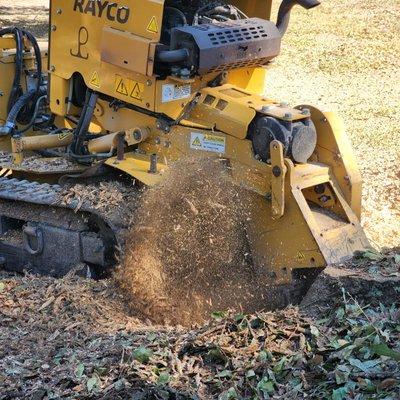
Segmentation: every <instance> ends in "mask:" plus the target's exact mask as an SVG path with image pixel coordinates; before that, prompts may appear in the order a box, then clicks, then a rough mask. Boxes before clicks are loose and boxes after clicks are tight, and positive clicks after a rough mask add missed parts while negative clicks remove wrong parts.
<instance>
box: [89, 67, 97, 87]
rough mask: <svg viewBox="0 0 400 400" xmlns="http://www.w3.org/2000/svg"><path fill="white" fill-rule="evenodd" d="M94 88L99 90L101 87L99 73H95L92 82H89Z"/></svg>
mask: <svg viewBox="0 0 400 400" xmlns="http://www.w3.org/2000/svg"><path fill="white" fill-rule="evenodd" d="M89 83H90V84H91V85H92V86H95V87H97V88H99V87H100V78H99V74H98V73H97V71H94V72H93V75H92V77H91V78H90V82H89Z"/></svg>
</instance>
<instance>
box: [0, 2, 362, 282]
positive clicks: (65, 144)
mask: <svg viewBox="0 0 400 400" xmlns="http://www.w3.org/2000/svg"><path fill="white" fill-rule="evenodd" d="M271 2H272V1H271V0H251V1H250V0H227V1H220V0H216V1H208V0H110V1H108V0H96V1H94V0H72V1H71V0H51V1H50V23H49V42H48V45H47V43H39V44H38V42H37V40H36V39H35V38H34V37H33V35H32V34H31V33H29V32H27V31H25V30H23V29H19V28H1V29H0V151H1V154H0V170H1V177H0V235H1V236H0V263H1V267H2V268H4V269H6V270H14V271H21V272H22V271H23V270H28V271H31V272H33V273H39V274H50V275H53V276H57V277H60V276H64V275H65V274H67V273H68V272H69V271H70V270H72V269H74V268H76V266H78V265H84V266H85V267H84V268H86V269H85V272H84V273H85V274H90V275H91V276H93V277H102V276H107V275H109V274H110V273H111V272H112V271H113V268H114V267H115V265H116V264H117V263H118V252H120V251H121V249H122V251H123V243H122V239H121V238H122V236H123V235H122V233H123V232H124V231H125V230H126V229H127V228H128V227H127V224H128V223H127V221H129V220H130V215H128V214H129V213H130V212H131V211H129V210H131V208H129V207H126V206H127V204H126V203H127V201H126V200H124V202H123V203H124V204H120V205H119V206H116V207H115V208H116V209H118V212H114V210H113V208H112V207H111V209H107V211H104V210H103V209H102V208H99V207H97V206H96V205H95V204H94V202H93V201H91V200H90V199H84V201H76V200H74V201H66V200H65V199H64V197H63V193H64V186H65V185H70V184H71V182H75V181H79V182H80V183H81V184H82V182H83V184H84V185H85V184H87V185H93V187H95V188H98V190H99V191H100V190H101V185H98V183H99V182H102V180H103V179H104V180H108V181H110V179H111V180H115V181H119V182H121V185H125V187H126V188H127V190H130V191H131V192H132V201H134V199H135V198H136V191H137V190H138V187H143V186H145V187H146V186H151V187H153V186H156V185H159V184H160V183H162V181H163V179H164V175H165V171H167V170H168V169H169V168H171V165H174V162H175V161H178V160H180V159H182V158H184V157H194V158H201V157H202V158H204V157H210V158H219V159H223V160H224V162H225V164H226V165H229V174H230V176H231V178H232V180H233V182H234V183H235V185H238V186H239V187H241V188H244V189H245V190H248V191H250V192H252V194H254V196H253V197H252V198H253V199H254V201H253V204H251V205H250V213H251V217H250V218H249V219H248V224H247V226H246V230H247V238H248V242H249V243H248V244H249V249H250V252H251V259H252V262H253V263H254V264H256V265H257V266H258V268H262V269H263V271H265V274H266V275H268V276H270V277H271V279H272V282H273V284H274V285H275V286H278V287H279V285H282V287H283V286H285V285H290V284H291V282H293V281H294V280H296V279H298V278H299V277H301V276H303V275H304V274H307V272H315V271H319V270H321V269H322V268H324V267H325V266H327V265H330V264H334V263H339V262H342V261H343V260H345V259H348V258H350V257H351V256H352V255H353V253H354V252H355V251H358V250H363V249H365V248H366V247H368V241H367V239H366V236H365V234H364V232H363V230H362V228H361V226H360V212H361V177H360V173H359V170H358V168H357V165H356V162H355V159H354V156H353V153H352V150H351V148H350V144H349V141H348V139H347V137H346V134H345V132H344V128H343V126H342V123H341V121H340V120H339V118H338V117H337V116H336V115H335V114H334V113H332V112H324V111H321V110H319V109H317V108H315V107H313V106H310V105H305V104H303V105H298V106H295V107H292V106H289V105H288V104H286V103H283V102H279V101H277V100H274V99H271V98H270V97H268V87H266V86H265V82H266V74H267V71H268V65H269V64H270V63H271V62H272V60H273V59H274V58H275V57H277V56H278V54H279V52H280V47H281V41H282V37H283V36H284V34H285V32H286V30H287V28H288V24H289V17H290V12H291V9H292V7H293V6H295V5H300V6H302V7H304V8H306V9H311V8H313V7H315V6H317V5H319V3H318V1H317V0H283V2H282V4H281V5H280V8H279V12H278V18H277V22H276V23H275V22H272V21H271ZM289 84H290V82H288V85H289ZM93 182H95V183H96V184H94V183H93ZM99 195H100V193H99ZM128 203H129V201H128ZM160 207H163V204H160ZM124 210H125V211H124ZM124 213H125V214H124ZM144 234H145V233H144Z"/></svg>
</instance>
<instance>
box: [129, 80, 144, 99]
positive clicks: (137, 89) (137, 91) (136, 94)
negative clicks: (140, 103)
mask: <svg viewBox="0 0 400 400" xmlns="http://www.w3.org/2000/svg"><path fill="white" fill-rule="evenodd" d="M131 97H132V98H134V99H137V100H142V91H141V90H140V85H139V82H136V83H135V85H134V86H133V89H132V91H131Z"/></svg>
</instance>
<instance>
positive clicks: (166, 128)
mask: <svg viewBox="0 0 400 400" xmlns="http://www.w3.org/2000/svg"><path fill="white" fill-rule="evenodd" d="M170 130H171V128H170V127H169V126H168V125H165V127H164V132H165V133H168V132H169V131H170Z"/></svg>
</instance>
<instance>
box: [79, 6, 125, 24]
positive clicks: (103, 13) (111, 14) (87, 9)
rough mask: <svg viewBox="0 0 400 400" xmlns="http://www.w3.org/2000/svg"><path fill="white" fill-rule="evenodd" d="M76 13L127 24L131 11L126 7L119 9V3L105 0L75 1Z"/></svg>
mask: <svg viewBox="0 0 400 400" xmlns="http://www.w3.org/2000/svg"><path fill="white" fill-rule="evenodd" d="M74 11H78V12H80V13H82V14H89V15H93V17H98V18H102V17H106V18H107V19H108V20H109V21H117V22H119V23H120V24H125V23H127V22H128V20H129V15H130V9H129V7H126V6H120V7H118V4H117V3H110V2H109V1H104V0H75V4H74Z"/></svg>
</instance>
